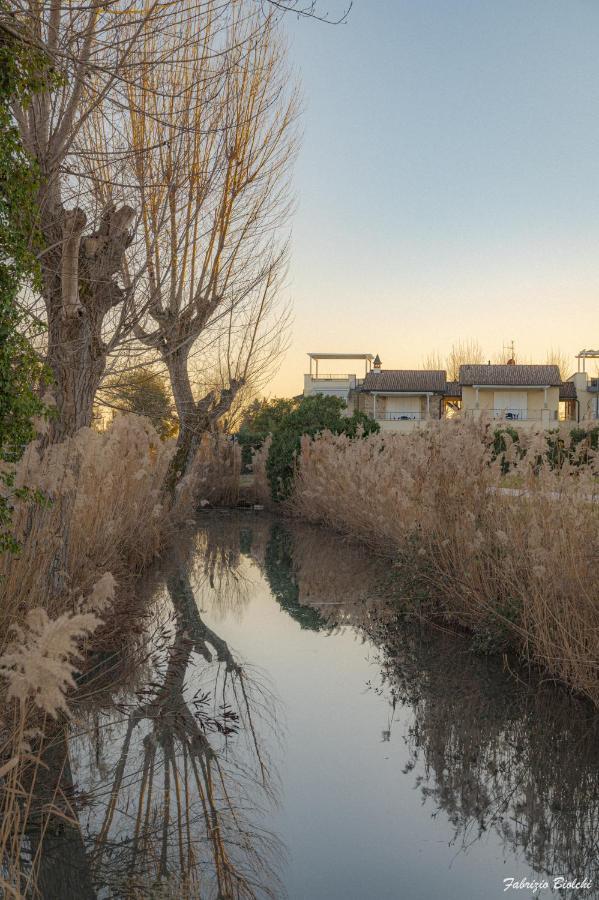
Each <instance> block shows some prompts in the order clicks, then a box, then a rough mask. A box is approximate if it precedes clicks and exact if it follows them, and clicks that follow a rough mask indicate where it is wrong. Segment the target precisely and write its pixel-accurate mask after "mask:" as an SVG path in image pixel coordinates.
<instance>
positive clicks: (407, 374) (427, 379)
mask: <svg viewBox="0 0 599 900" xmlns="http://www.w3.org/2000/svg"><path fill="white" fill-rule="evenodd" d="M445 384H446V373H445V372H444V371H443V370H432V369H430V370H428V369H382V370H381V371H380V372H369V373H368V375H367V376H366V378H365V379H364V383H363V385H362V390H363V391H390V392H394V391H397V392H398V393H400V392H402V391H403V392H411V393H414V392H416V393H418V392H422V393H425V392H428V391H434V392H438V393H444V392H445Z"/></svg>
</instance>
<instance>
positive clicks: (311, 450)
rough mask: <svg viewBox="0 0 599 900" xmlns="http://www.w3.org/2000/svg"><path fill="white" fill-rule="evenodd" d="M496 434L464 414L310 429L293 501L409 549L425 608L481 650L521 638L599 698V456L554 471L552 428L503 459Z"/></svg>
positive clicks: (404, 567) (400, 559)
mask: <svg viewBox="0 0 599 900" xmlns="http://www.w3.org/2000/svg"><path fill="white" fill-rule="evenodd" d="M492 445H493V432H492V431H491V429H490V428H488V427H485V426H484V424H483V425H477V424H475V423H468V422H464V421H460V420H457V421H455V420H454V421H447V422H441V423H439V424H438V425H437V426H436V427H433V428H430V429H427V430H422V431H415V432H413V433H412V434H409V435H392V434H379V435H372V436H370V437H368V438H366V439H362V440H353V441H352V440H350V439H348V438H347V437H345V436H344V435H332V434H330V433H325V434H323V435H321V436H320V437H317V438H316V439H315V440H312V439H310V438H304V439H303V442H302V452H301V457H300V459H299V463H298V472H297V478H296V483H295V492H294V495H293V498H292V500H291V504H290V506H291V509H292V510H293V511H294V512H295V513H296V514H298V515H300V516H302V517H303V518H305V519H308V520H309V521H312V522H319V523H322V524H325V525H329V526H331V527H333V528H336V529H337V530H339V531H341V532H344V533H346V534H349V535H352V536H354V537H356V538H359V539H360V540H362V541H364V542H366V543H367V544H369V545H370V546H371V547H372V548H373V549H375V550H376V551H377V552H379V553H384V554H386V555H388V556H390V557H392V558H393V559H394V560H396V561H397V563H398V577H400V578H401V577H405V579H406V582H408V581H410V584H411V588H410V591H411V592H412V593H413V592H414V588H415V589H416V593H417V594H418V596H419V598H421V596H422V590H423V589H424V590H425V592H426V597H427V602H426V604H425V607H424V614H426V615H428V616H431V617H435V618H441V619H443V620H444V621H446V622H451V623H453V624H454V625H455V626H457V627H460V628H467V629H469V630H470V631H471V632H473V634H474V635H475V637H476V642H477V644H478V645H479V646H481V648H484V647H488V648H489V649H498V650H501V649H505V648H508V647H511V648H515V649H516V650H517V651H518V652H519V653H520V654H521V655H522V656H523V657H524V658H525V659H527V660H529V661H530V662H532V663H534V664H538V665H541V666H542V667H543V668H544V669H545V670H546V671H547V672H549V673H550V674H551V675H552V676H554V677H555V678H556V679H559V680H560V681H562V682H563V683H565V684H567V685H569V686H570V687H571V688H573V689H574V690H575V691H577V692H580V693H581V694H584V695H586V696H587V697H589V698H590V699H591V700H592V701H593V703H595V704H597V705H599V503H598V502H597V501H598V499H599V479H598V476H599V465H598V459H597V454H596V453H594V452H593V451H592V450H590V449H589V447H588V446H584V447H581V449H580V453H581V454H582V453H584V454H585V460H586V462H585V465H583V466H580V465H578V460H577V459H576V458H575V459H573V460H566V461H565V462H564V464H563V466H561V467H559V468H553V467H552V466H551V465H550V463H549V461H548V460H547V458H546V456H544V453H545V451H546V438H545V434H544V433H542V432H537V433H532V432H524V431H523V432H522V433H521V435H520V440H519V443H518V445H514V444H512V443H511V442H510V440H509V438H508V439H507V445H506V451H505V454H503V455H501V456H500V457H498V458H495V455H494V453H493V446H492ZM506 462H508V463H509V464H510V466H511V470H510V480H511V483H514V481H515V482H516V483H517V484H518V485H519V490H518V491H514V490H506V489H505V476H504V475H503V471H504V470H505V463H506ZM419 602H420V600H419Z"/></svg>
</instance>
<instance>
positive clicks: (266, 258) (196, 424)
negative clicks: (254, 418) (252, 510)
mask: <svg viewBox="0 0 599 900" xmlns="http://www.w3.org/2000/svg"><path fill="white" fill-rule="evenodd" d="M218 5H219V4H218V3H217V2H216V0H215V2H209V3H207V4H206V6H207V7H208V8H210V9H213V11H216V9H217V7H218ZM220 41H221V47H222V53H221V55H220V56H219V57H218V58H215V57H214V55H213V52H212V49H213V46H214V36H213V34H212V31H211V20H210V17H208V18H207V19H206V24H205V28H204V31H203V33H202V41H198V40H196V42H195V44H193V46H190V44H191V42H189V41H187V40H185V41H183V42H182V43H181V45H175V44H173V45H172V46H170V47H169V52H168V55H166V60H167V62H166V65H167V66H168V72H169V73H170V78H171V91H170V92H169V94H168V95H165V94H164V92H163V91H162V90H161V85H162V84H163V83H164V79H165V69H164V67H163V66H162V65H155V66H153V67H152V68H148V69H145V70H144V79H143V80H142V81H141V82H136V83H135V84H131V85H130V86H129V89H128V96H129V109H128V114H129V119H128V125H129V127H130V136H129V137H128V140H130V141H131V144H132V146H133V148H134V151H135V152H134V154H133V155H132V157H131V160H132V177H133V179H134V181H135V183H136V188H137V190H138V192H139V195H140V196H141V197H142V198H143V205H142V210H143V215H142V221H141V225H140V228H141V231H142V234H143V251H144V264H143V267H142V268H143V269H144V272H145V276H144V278H145V283H144V287H145V290H146V292H147V296H148V304H147V313H146V315H145V317H144V319H143V321H142V322H140V323H139V324H137V325H136V328H135V334H136V336H137V338H138V339H139V340H140V341H141V342H142V343H143V344H144V345H145V346H146V347H149V348H152V349H154V350H156V351H158V353H159V354H160V356H161V359H162V361H163V362H164V364H165V365H166V367H167V369H168V372H169V375H170V379H171V385H172V390H173V396H174V399H175V403H176V407H177V413H178V417H179V423H180V431H179V438H178V452H177V455H176V458H175V463H174V468H173V471H174V472H177V473H179V474H181V473H183V472H184V471H185V470H186V467H187V465H188V463H189V461H190V460H191V459H192V458H193V455H194V452H195V449H196V448H197V445H198V443H199V440H200V438H201V435H202V433H203V432H204V431H205V430H207V429H208V428H210V427H211V423H212V422H213V421H214V420H215V419H216V418H218V417H219V416H221V415H223V414H224V413H226V412H227V411H228V410H229V408H230V406H231V404H232V402H233V400H234V398H235V397H236V395H237V394H238V392H239V390H240V389H241V388H242V387H243V386H244V385H246V384H247V383H248V381H249V380H250V379H251V378H252V377H255V376H256V373H257V372H258V371H259V370H261V369H263V367H264V364H265V362H266V360H267V359H268V358H269V357H272V358H276V356H277V354H278V353H279V352H280V349H281V344H280V340H281V339H280V336H281V333H282V331H283V325H284V322H285V319H286V312H285V311H283V312H282V313H281V314H279V315H277V314H276V300H277V296H278V292H279V288H280V284H281V279H282V276H283V274H284V268H285V262H286V255H287V245H286V241H285V239H283V240H281V239H280V234H281V231H280V229H281V226H282V225H283V224H284V223H285V221H286V217H287V214H288V213H289V210H290V201H289V195H288V185H289V173H290V163H291V161H292V158H293V154H294V149H295V132H294V127H293V126H294V122H295V119H296V115H297V109H298V104H297V94H296V92H295V90H294V89H293V88H292V89H291V90H289V88H288V84H289V78H288V73H287V71H286V69H285V66H284V52H283V46H282V44H281V41H280V38H279V35H278V32H277V26H276V20H275V18H274V16H273V15H270V16H267V17H266V18H264V17H263V16H262V15H261V14H260V13H258V12H256V10H255V7H254V4H252V3H245V2H239V3H236V4H234V14H233V15H232V16H231V19H230V21H229V23H228V28H227V32H226V34H224V35H221V36H220ZM147 42H148V43H149V45H150V47H149V52H150V55H151V56H153V57H155V56H156V50H155V48H153V47H152V37H151V35H148V36H147ZM180 46H182V47H183V48H184V49H183V50H181V49H180ZM144 50H145V44H144ZM96 125H97V123H96ZM100 140H101V133H100V131H99V129H98V128H97V127H96V128H95V131H94V133H93V141H92V142H93V143H94V144H95V146H97V145H98V143H99V142H100ZM200 338H201V339H202V342H203V344H204V346H207V345H209V346H211V347H212V348H214V347H215V346H216V347H218V349H219V353H218V354H217V358H218V376H219V384H217V385H214V387H213V388H211V389H210V390H209V391H208V392H207V393H204V394H202V395H200V396H196V395H195V394H194V389H193V384H192V378H191V374H190V359H193V358H194V356H195V354H196V352H197V346H198V340H199V339H200ZM209 358H210V354H209ZM212 358H214V356H212Z"/></svg>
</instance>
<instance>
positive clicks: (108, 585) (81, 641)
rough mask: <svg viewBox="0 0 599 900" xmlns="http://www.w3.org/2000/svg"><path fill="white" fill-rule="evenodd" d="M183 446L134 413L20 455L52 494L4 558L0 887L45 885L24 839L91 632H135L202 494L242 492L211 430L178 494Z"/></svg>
mask: <svg viewBox="0 0 599 900" xmlns="http://www.w3.org/2000/svg"><path fill="white" fill-rule="evenodd" d="M173 452H174V442H172V441H171V442H163V441H161V440H160V438H159V436H158V434H157V432H156V431H155V430H154V428H153V426H152V425H151V423H150V422H149V420H148V419H145V418H141V417H139V416H134V415H127V416H119V417H117V418H116V419H115V420H114V422H113V424H112V426H111V428H110V429H109V430H108V431H106V432H103V433H97V432H95V431H93V430H92V429H89V428H84V429H82V430H81V431H79V432H78V433H77V434H76V435H75V436H74V437H72V438H70V439H69V440H67V441H65V442H64V443H61V444H56V445H51V446H49V447H47V448H46V449H45V450H42V445H41V443H34V444H32V445H31V446H30V447H28V448H27V450H26V452H25V454H24V457H23V459H22V460H21V462H20V463H19V466H18V471H17V477H16V484H17V486H22V485H25V486H27V487H28V488H29V489H32V490H37V491H39V492H41V494H42V495H43V497H44V498H45V500H44V502H43V503H39V502H36V501H34V500H32V499H22V500H19V501H18V502H17V505H16V507H15V510H14V515H13V526H14V529H13V530H14V533H15V536H16V538H17V539H18V540H19V542H20V544H21V551H20V553H19V554H18V555H16V556H15V555H11V554H8V553H7V554H4V555H3V556H2V557H0V676H1V678H0V703H1V704H2V707H3V716H2V717H1V718H0V858H1V859H2V865H3V873H4V874H3V875H2V876H0V893H2V892H4V893H5V894H6V896H7V897H8V896H12V897H20V896H23V895H24V894H25V893H27V892H31V891H33V890H34V885H33V884H27V883H26V879H25V881H24V880H23V879H24V876H23V872H22V869H21V862H22V859H21V857H22V850H23V840H24V839H25V836H26V831H27V823H28V819H29V817H30V814H31V810H32V805H33V797H34V796H35V795H37V794H38V793H39V783H40V772H41V773H43V772H44V771H46V770H48V768H49V767H48V766H46V765H45V763H44V757H45V755H46V754H47V753H48V752H55V750H52V746H53V742H54V743H56V744H57V745H58V746H60V745H61V743H63V738H64V735H63V736H62V737H60V735H59V738H57V739H56V740H55V739H54V737H53V736H55V735H56V734H57V733H59V732H60V731H61V729H64V724H62V725H61V722H62V723H64V719H65V717H68V716H69V704H68V694H69V692H70V691H71V689H72V688H73V686H74V681H73V674H74V671H75V663H76V662H77V660H78V658H79V657H80V655H81V653H82V652H84V651H85V650H87V649H90V647H91V645H90V643H89V639H90V636H91V635H92V634H93V633H94V632H96V630H97V629H98V626H100V625H102V628H101V629H100V631H99V632H98V634H97V635H96V637H95V640H97V638H98V637H100V640H101V641H104V642H106V640H108V641H109V642H110V640H111V639H112V638H111V635H113V637H114V638H115V639H116V638H117V637H118V635H119V634H120V633H121V632H123V631H126V630H127V629H126V627H125V624H126V620H127V617H128V607H129V606H130V605H131V599H132V593H133V592H132V588H133V585H134V583H135V580H136V579H137V577H138V576H139V575H140V574H141V573H142V571H143V570H144V569H145V568H147V566H148V564H149V563H150V562H151V561H152V560H153V559H155V558H156V557H157V556H158V555H159V554H160V553H161V552H162V551H163V550H164V548H165V547H166V546H168V544H169V542H171V540H172V538H173V536H174V535H175V534H177V533H178V531H179V528H180V525H181V522H182V521H184V520H185V519H187V518H189V516H190V515H191V513H192V512H193V510H194V508H195V505H196V503H197V502H198V501H199V500H200V499H202V498H204V497H207V498H208V499H209V500H210V501H211V502H213V503H214V502H225V503H227V502H228V503H234V502H236V497H237V494H238V490H239V474H240V469H241V459H240V452H239V448H238V447H237V446H234V445H233V444H231V443H230V442H229V441H227V440H226V439H225V438H224V437H223V436H216V437H214V438H213V437H208V436H206V438H205V439H204V441H203V442H202V446H201V448H200V451H199V453H198V455H197V458H196V460H195V464H194V467H193V471H192V473H191V475H190V477H188V478H187V479H186V480H185V481H184V482H183V483H182V484H181V485H180V486H179V489H178V490H177V492H176V496H175V498H174V499H172V498H170V497H169V496H168V495H165V494H164V492H163V485H164V482H165V477H166V474H167V471H168V468H169V463H170V461H171V458H172V455H173ZM115 588H116V595H115ZM84 597H86V598H87V599H86V600H84V599H83V598H84ZM109 605H110V606H111V609H110V612H109V613H107V610H108V606H109ZM100 617H101V618H100ZM124 640H126V638H124ZM48 748H50V750H49V749H48ZM50 768H52V767H50ZM46 787H47V790H46V793H47V794H48V802H47V804H46V807H47V808H46V812H44V813H43V815H42V821H41V822H40V823H39V824H36V827H39V828H40V829H42V830H43V829H44V828H46V827H48V823H49V822H50V821H51V820H52V819H53V818H56V817H57V816H58V817H62V818H63V819H64V820H65V821H68V819H69V812H68V804H66V803H65V802H60V803H59V802H58V799H59V798H58V794H59V792H60V791H59V784H58V783H57V784H55V785H53V786H51V787H48V786H46ZM63 799H64V798H63ZM37 805H38V806H39V804H37ZM36 815H37V813H36Z"/></svg>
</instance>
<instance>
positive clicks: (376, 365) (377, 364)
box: [372, 353, 381, 375]
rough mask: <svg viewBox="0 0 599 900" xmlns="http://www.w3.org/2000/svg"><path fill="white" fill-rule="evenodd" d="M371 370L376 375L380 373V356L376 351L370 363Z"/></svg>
mask: <svg viewBox="0 0 599 900" xmlns="http://www.w3.org/2000/svg"><path fill="white" fill-rule="evenodd" d="M372 371H373V372H374V373H375V374H377V375H380V374H381V358H380V356H379V355H378V353H377V355H376V356H375V357H374V362H373V363H372Z"/></svg>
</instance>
